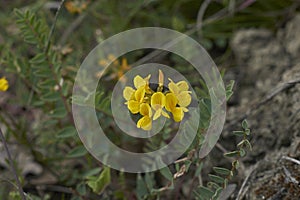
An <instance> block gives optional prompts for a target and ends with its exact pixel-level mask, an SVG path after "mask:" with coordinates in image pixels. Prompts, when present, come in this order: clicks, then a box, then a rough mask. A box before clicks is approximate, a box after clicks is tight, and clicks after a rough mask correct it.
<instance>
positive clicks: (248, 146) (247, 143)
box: [245, 139, 252, 151]
mask: <svg viewBox="0 0 300 200" xmlns="http://www.w3.org/2000/svg"><path fill="white" fill-rule="evenodd" d="M245 145H246V147H247V148H248V149H249V150H250V151H252V145H251V143H250V142H249V140H247V139H246V140H245Z"/></svg>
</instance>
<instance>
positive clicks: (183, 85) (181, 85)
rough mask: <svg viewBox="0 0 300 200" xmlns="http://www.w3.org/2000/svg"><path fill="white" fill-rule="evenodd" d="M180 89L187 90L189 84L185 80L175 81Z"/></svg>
mask: <svg viewBox="0 0 300 200" xmlns="http://www.w3.org/2000/svg"><path fill="white" fill-rule="evenodd" d="M176 85H177V86H178V88H179V90H180V91H187V90H189V85H188V83H187V82H186V81H179V82H178V83H176Z"/></svg>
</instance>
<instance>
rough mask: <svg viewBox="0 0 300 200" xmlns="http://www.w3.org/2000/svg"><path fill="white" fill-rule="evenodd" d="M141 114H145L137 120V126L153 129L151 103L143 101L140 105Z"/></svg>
mask: <svg viewBox="0 0 300 200" xmlns="http://www.w3.org/2000/svg"><path fill="white" fill-rule="evenodd" d="M140 114H141V115H142V116H143V117H142V118H141V119H139V121H138V122H137V124H136V126H137V127H138V128H142V129H143V130H145V131H148V130H151V128H152V120H151V117H152V110H151V107H150V106H149V104H147V103H142V104H141V106H140Z"/></svg>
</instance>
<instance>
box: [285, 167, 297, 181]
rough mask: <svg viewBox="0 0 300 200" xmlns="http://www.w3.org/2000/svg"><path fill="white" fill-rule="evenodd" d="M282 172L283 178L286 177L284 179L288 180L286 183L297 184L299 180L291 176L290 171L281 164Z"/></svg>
mask: <svg viewBox="0 0 300 200" xmlns="http://www.w3.org/2000/svg"><path fill="white" fill-rule="evenodd" d="M283 172H284V174H285V179H286V181H287V182H288V183H295V184H297V185H298V184H299V182H298V181H297V179H295V178H294V177H293V176H292V174H291V172H290V171H289V170H288V169H287V168H286V167H285V166H283Z"/></svg>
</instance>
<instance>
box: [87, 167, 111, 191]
mask: <svg viewBox="0 0 300 200" xmlns="http://www.w3.org/2000/svg"><path fill="white" fill-rule="evenodd" d="M87 179H88V181H87V185H88V186H89V187H90V188H91V189H92V190H93V192H94V193H96V194H101V193H102V192H103V191H104V189H105V188H106V187H107V186H108V185H109V184H110V182H111V176H110V168H109V167H105V168H104V169H103V171H102V172H101V173H100V175H99V177H95V176H91V177H87Z"/></svg>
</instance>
